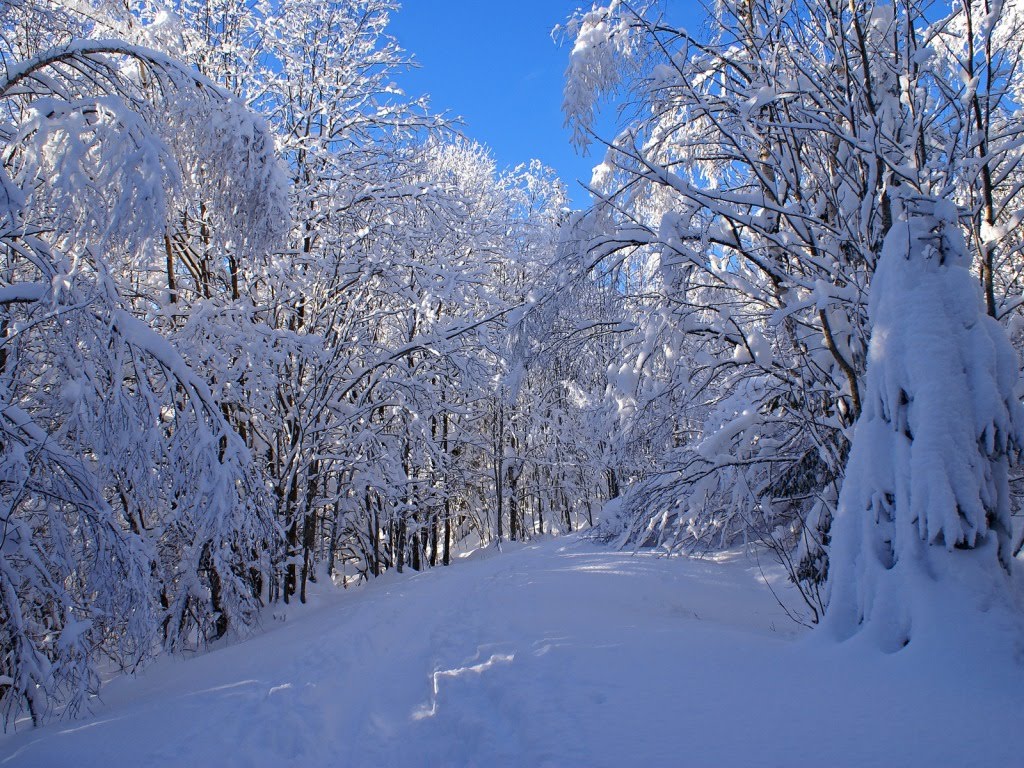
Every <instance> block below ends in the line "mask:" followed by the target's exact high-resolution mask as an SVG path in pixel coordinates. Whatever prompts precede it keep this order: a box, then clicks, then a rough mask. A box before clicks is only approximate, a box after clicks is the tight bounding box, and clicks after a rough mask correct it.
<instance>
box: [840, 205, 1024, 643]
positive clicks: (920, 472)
mask: <svg viewBox="0 0 1024 768" xmlns="http://www.w3.org/2000/svg"><path fill="white" fill-rule="evenodd" d="M895 207H896V209H897V212H898V213H897V221H895V222H894V224H893V226H892V228H891V229H890V230H889V233H888V235H886V239H885V244H884V246H883V249H882V254H881V258H880V261H879V265H878V269H877V270H876V272H875V275H874V280H873V282H872V287H871V301H870V318H871V324H872V333H871V345H870V347H869V350H868V368H867V377H866V382H865V398H864V410H863V413H862V414H861V417H860V420H859V421H858V422H857V425H856V427H855V429H854V432H853V440H852V448H851V451H850V460H849V463H848V464H847V467H846V474H845V477H844V480H843V490H842V494H841V495H840V498H839V508H838V511H837V514H836V519H835V521H834V523H833V526H832V530H833V536H832V542H833V544H832V547H831V557H830V570H829V586H830V592H831V596H830V601H829V605H828V612H827V614H826V626H827V627H828V628H830V629H831V631H833V632H834V633H836V635H838V636H839V637H841V638H846V637H849V636H851V635H853V634H854V633H856V632H858V631H860V630H863V631H865V632H867V633H869V634H870V636H871V637H872V639H873V640H874V641H875V642H877V643H878V644H879V645H880V646H881V647H882V648H883V649H885V650H890V651H891V650H897V649H899V648H901V647H902V646H904V645H906V644H907V643H909V642H911V641H912V640H914V639H916V638H918V637H924V638H937V637H942V636H943V635H945V634H948V633H950V632H952V633H953V634H955V633H956V632H957V631H958V630H956V629H954V628H955V627H957V626H958V625H959V626H960V628H961V629H960V630H959V631H963V627H964V625H967V626H968V627H969V626H970V625H971V624H972V623H973V621H976V619H975V617H974V616H973V615H972V613H974V614H980V613H982V612H985V611H993V612H995V611H997V610H999V609H1005V608H1006V607H1007V606H1009V605H1011V604H1012V603H1011V601H1010V599H1009V597H1008V596H1009V595H1010V594H1011V593H1012V591H1011V589H1010V588H1009V579H1010V574H1009V571H1010V568H1011V562H1012V558H1011V533H1010V494H1009V485H1008V467H1009V462H1010V460H1011V459H1014V458H1016V456H1017V454H1018V453H1019V451H1020V448H1021V446H1022V445H1024V431H1022V430H1024V411H1022V408H1021V403H1020V400H1019V398H1018V394H1017V384H1018V381H1019V373H1018V371H1019V360H1018V358H1017V354H1016V352H1015V351H1014V349H1013V347H1012V346H1011V345H1010V343H1009V340H1008V339H1007V337H1006V332H1005V330H1004V329H1003V327H1002V326H1000V325H999V323H998V322H996V320H994V319H993V318H992V317H990V316H989V315H987V314H986V312H985V305H984V302H983V298H982V296H981V294H980V291H979V288H978V282H977V280H976V279H975V278H974V276H972V275H971V273H970V271H969V268H970V264H971V257H970V255H969V254H968V251H967V247H966V244H965V242H964V238H963V235H962V233H961V229H960V225H959V221H958V219H959V217H958V214H957V210H956V206H955V205H954V204H953V203H951V202H949V201H934V200H930V199H920V198H915V197H910V196H907V197H902V196H901V197H900V198H898V205H897V206H895Z"/></svg>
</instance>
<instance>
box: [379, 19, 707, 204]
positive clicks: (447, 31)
mask: <svg viewBox="0 0 1024 768" xmlns="http://www.w3.org/2000/svg"><path fill="white" fill-rule="evenodd" d="M581 5H584V4H583V3H581V2H580V1H579V0H516V2H513V3H501V4H493V5H492V4H491V3H487V2H481V1H480V0H406V1H405V3H404V7H403V8H402V9H401V10H400V11H398V12H397V13H396V14H395V16H394V18H393V19H392V23H391V29H390V32H391V34H392V35H394V36H395V37H396V38H397V39H398V41H399V43H400V44H401V45H402V46H403V47H404V48H405V49H406V50H407V51H409V52H411V53H412V54H413V55H414V57H415V58H416V60H417V61H418V62H419V64H420V67H419V69H417V70H414V71H413V72H410V73H408V74H406V75H405V76H404V77H402V78H401V79H400V80H399V84H400V85H401V86H402V87H403V88H404V89H405V91H406V92H407V93H409V94H413V95H419V94H423V93H427V94H430V96H431V104H432V106H433V108H434V109H435V110H438V111H444V112H447V113H448V114H449V115H451V116H453V117H454V116H461V117H462V118H463V119H464V121H465V125H464V127H463V132H464V133H465V134H466V135H467V136H468V137H470V138H472V139H475V140H477V141H480V142H481V143H483V144H486V145H488V146H489V147H490V148H491V150H492V152H493V153H494V157H495V159H496V160H497V162H498V165H499V166H500V167H506V166H513V165H516V164H518V163H521V162H525V161H527V160H529V159H530V158H534V157H535V158H538V159H540V160H541V161H542V162H544V163H546V164H547V165H549V166H551V167H552V168H554V169H555V170H556V171H558V173H559V175H560V176H561V177H562V179H563V180H564V181H565V182H566V184H568V185H569V191H570V195H571V197H572V200H573V202H574V203H575V204H576V205H577V206H582V205H584V204H585V202H586V199H587V196H586V193H585V192H583V191H582V190H581V189H580V188H579V186H578V185H577V184H576V181H575V180H576V179H583V180H584V181H589V179H590V169H591V168H592V167H593V165H594V164H595V163H596V162H598V161H599V160H600V154H601V150H600V148H595V149H594V150H593V153H594V154H592V155H591V156H589V157H581V156H580V155H578V154H577V153H576V151H575V150H574V149H573V147H572V146H571V145H570V144H569V131H568V130H566V129H565V128H563V126H562V112H561V106H562V76H563V72H564V71H565V66H566V63H567V61H568V55H569V53H568V48H567V47H565V46H563V47H558V46H557V45H556V44H555V43H554V42H553V41H552V39H551V28H552V27H554V26H555V25H556V24H560V23H564V22H565V20H566V19H567V18H568V17H569V16H570V14H572V12H573V11H574V10H575V9H576V8H577V7H580V6H581ZM586 7H589V4H586ZM671 7H672V8H673V11H672V13H670V14H669V19H670V20H671V21H673V22H674V23H677V24H679V25H680V26H686V27H688V28H690V29H693V28H694V27H695V26H696V24H697V22H696V21H695V19H698V18H699V17H700V14H701V13H702V12H701V11H700V6H699V4H698V3H697V2H683V1H682V0H675V2H672V3H671ZM595 155H596V159H595Z"/></svg>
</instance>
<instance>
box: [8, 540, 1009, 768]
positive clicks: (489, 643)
mask: <svg viewBox="0 0 1024 768" xmlns="http://www.w3.org/2000/svg"><path fill="white" fill-rule="evenodd" d="M771 576H772V574H771V573H769V577H771ZM780 584H781V579H780ZM267 624H268V626H267V631H266V632H265V633H264V634H262V635H260V636H258V637H256V638H253V639H251V640H249V641H247V642H244V643H239V644H237V645H234V646H231V647H225V648H220V649H218V650H215V651H213V652H210V653H207V654H204V655H202V656H198V657H196V658H193V659H190V660H187V661H182V660H164V661H161V662H160V663H158V664H156V665H154V666H153V667H152V668H150V669H149V670H147V671H146V672H145V673H144V674H142V675H140V676H139V677H137V678H134V679H119V680H116V681H114V682H113V683H112V684H111V685H110V686H108V688H106V689H105V691H104V696H103V699H104V701H103V704H102V705H100V706H98V707H96V709H95V712H94V715H93V716H92V717H90V718H88V719H83V720H80V721H75V722H70V723H56V724H53V725H51V726H48V727H47V728H44V729H41V730H36V731H31V730H25V731H20V732H18V733H15V734H12V735H8V736H6V737H0V768H7V767H8V766H12V767H13V766H32V767H33V768H45V767H46V766H76V767H79V766H81V767H86V766H110V765H125V766H138V767H140V768H141V767H143V766H214V765H216V766H239V768H241V767H243V766H245V767H247V766H307V765H309V766H312V765H322V766H344V767H346V768H347V767H349V766H353V767H358V766H374V767H375V768H381V767H384V766H482V767H483V766H487V767H488V768H490V767H491V766H631V765H646V766H661V765H665V766H712V765H713V766H733V765H734V766H812V765H813V766H819V765H829V766H858V767H861V766H871V765H878V766H883V765H886V766H888V765H900V766H917V765H920V766H935V765H958V766H969V765H974V764H977V765H1013V764H1014V762H1013V757H1014V754H1015V753H1016V752H1017V751H1016V750H1015V749H1014V750H1012V751H1010V750H1011V748H1010V747H1008V746H1005V745H1006V743H1007V741H1009V739H1008V738H1007V737H1008V736H1009V734H1010V733H1012V732H1013V731H1012V729H1013V728H1014V726H1015V721H1016V719H1017V717H1018V716H1019V711H1020V704H1021V703H1022V701H1021V691H1024V686H1022V682H1024V677H1022V675H1021V673H1020V671H1019V670H1017V671H1015V672H1013V673H1011V674H1010V675H1009V676H1007V675H1006V674H1005V673H1003V674H1000V675H996V674H995V673H993V674H992V675H991V676H990V677H984V676H982V677H980V678H979V676H978V675H977V674H976V673H973V672H972V673H971V674H970V675H968V674H966V673H961V672H959V671H958V670H955V669H941V668H939V669H934V668H931V665H928V664H926V663H924V661H923V660H917V661H915V660H914V658H913V657H911V656H906V655H904V657H903V658H902V659H901V658H899V657H900V656H901V655H900V654H897V655H896V656H894V657H885V656H879V655H873V656H871V655H866V654H857V653H851V652H849V651H846V652H844V651H842V650H841V649H839V650H837V649H831V650H830V649H823V648H820V647H817V646H814V645H813V644H808V643H807V642H803V641H800V639H799V635H800V634H801V631H799V630H798V628H797V627H796V625H794V624H793V623H792V622H790V621H789V620H788V619H787V618H786V617H785V615H784V614H783V612H782V610H781V609H780V607H779V606H778V605H777V604H776V602H775V600H774V598H773V597H772V595H771V593H770V592H769V590H768V589H767V588H766V587H765V586H764V582H763V579H762V578H761V575H760V571H759V569H758V567H757V565H756V564H755V563H754V562H753V561H750V560H748V559H746V558H745V557H744V556H742V555H733V556H730V557H723V558H719V559H716V560H703V561H694V560H687V559H684V558H673V559H665V558H657V557H653V556H650V555H639V556H632V555H629V554H627V553H619V552H614V551H609V550H606V549H602V548H599V547H596V546H594V545H592V544H588V543H585V542H579V541H577V540H575V539H571V538H570V539H562V540H555V541H546V542H542V543H539V544H532V545H527V546H523V547H520V548H518V549H514V550H512V551H508V550H507V551H506V552H505V553H504V554H500V555H498V554H495V553H493V551H489V552H487V553H484V554H483V556H480V555H478V556H475V557H473V558H471V559H469V560H468V561H465V562H459V563H458V564H456V565H455V566H453V567H451V568H447V569H440V568H439V569H435V570H433V571H430V572H427V573H422V574H414V575H407V576H403V577H397V576H387V577H384V578H383V579H380V580H378V581H377V582H375V583H373V584H371V585H368V586H366V587H364V588H360V589H356V590H349V591H346V592H338V593H333V592H332V593H330V594H323V595H322V596H320V598H319V601H318V603H317V604H315V605H313V606H309V607H306V608H304V609H303V610H301V611H299V612H297V614H296V615H293V616H292V617H291V618H289V620H288V621H286V622H280V621H274V620H272V619H270V618H268V621H267ZM1007 729H1011V730H1007ZM1000 750H1004V751H1003V752H1000ZM1017 764H1020V763H1017Z"/></svg>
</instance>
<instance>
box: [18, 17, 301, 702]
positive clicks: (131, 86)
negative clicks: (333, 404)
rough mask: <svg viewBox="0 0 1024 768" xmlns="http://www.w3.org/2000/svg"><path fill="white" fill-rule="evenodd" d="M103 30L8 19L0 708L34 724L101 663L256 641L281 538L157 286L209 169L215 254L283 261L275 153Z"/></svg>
mask: <svg viewBox="0 0 1024 768" xmlns="http://www.w3.org/2000/svg"><path fill="white" fill-rule="evenodd" d="M29 23H35V24H37V25H41V26H34V27H31V29H32V30H33V31H40V30H42V31H49V32H51V33H52V36H51V37H48V36H47V35H39V36H38V37H33V36H32V35H22V34H19V33H20V32H21V31H22V30H28V29H29V27H28V26H27V25H28V24H29ZM49 24H52V25H53V27H48V26H47V25H49ZM23 25H24V26H23ZM98 26H100V25H94V24H93V22H92V21H91V19H90V17H89V16H85V15H82V16H76V15H74V14H73V13H71V12H65V10H64V9H63V8H61V7H51V6H48V5H46V4H42V3H41V4H38V5H36V4H28V3H26V4H15V5H6V6H5V16H4V19H3V31H4V34H3V41H4V43H5V44H6V45H7V46H8V47H7V48H6V49H5V50H4V51H3V58H4V64H5V68H4V71H3V75H2V77H0V108H2V110H3V124H2V127H0V141H2V148H0V158H2V168H0V180H2V185H3V190H4V192H3V210H2V213H0V220H2V221H3V224H2V231H0V259H2V267H0V275H2V277H0V296H2V302H0V303H2V306H0V313H2V314H0V327H2V333H3V338H2V340H0V413H2V417H0V430H2V440H0V444H2V449H0V467H2V469H0V475H2V477H3V484H2V492H0V498H2V509H0V529H2V530H0V539H2V542H3V543H2V556H0V595H2V597H0V600H2V603H0V606H2V607H0V614H2V619H3V620H2V629H0V677H2V680H3V681H4V682H3V685H0V707H2V709H3V712H4V716H5V717H9V716H10V715H12V714H13V713H15V712H16V711H17V710H18V709H19V708H20V707H21V706H22V705H24V706H26V707H27V708H28V710H29V711H30V713H31V714H32V717H33V720H34V721H38V720H40V719H42V718H44V717H46V716H47V715H48V714H50V713H51V712H53V711H54V709H55V708H57V707H67V708H68V709H69V711H74V710H75V709H76V708H77V707H78V706H80V705H81V704H82V703H83V702H84V701H85V700H86V699H87V697H88V696H89V695H90V694H91V693H93V692H94V691H95V688H96V685H97V683H98V678H97V676H96V672H95V669H96V666H95V665H96V661H97V658H98V656H99V654H100V653H106V654H109V655H110V656H111V657H112V658H113V659H115V661H117V662H118V663H121V664H124V665H134V664H137V663H138V662H139V661H140V660H142V659H143V658H145V657H146V656H147V655H148V654H150V653H151V652H152V650H153V649H154V648H155V647H159V643H160V642H161V641H163V642H165V643H166V644H167V645H169V646H178V645H181V644H188V645H194V644H196V643H201V642H205V641H206V640H208V639H211V638H214V637H217V636H220V635H223V634H224V633H225V632H227V631H228V629H229V628H236V629H242V628H244V627H246V626H248V625H251V624H252V622H253V621H254V618H255V608H256V606H257V604H258V595H256V594H254V590H253V588H252V584H251V580H250V577H251V571H252V569H257V570H258V569H259V568H260V567H261V566H262V565H263V564H264V562H263V555H262V553H263V552H264V551H265V547H266V543H267V542H268V541H269V540H271V539H272V538H273V522H272V518H271V516H270V514H269V507H268V506H267V504H266V501H267V500H266V497H265V494H264V492H263V488H262V484H261V482H260V480H259V476H258V474H257V473H256V471H255V467H254V465H253V463H252V460H251V455H250V453H249V451H248V450H247V448H246V446H245V445H244V444H243V443H242V441H241V440H240V438H239V436H238V435H237V433H236V432H235V431H234V430H233V429H232V428H231V426H230V425H229V424H228V423H227V422H226V421H225V419H224V417H223V415H222V412H221V408H220V405H219V403H218V401H217V399H216V397H215V396H214V394H213V392H212V391H211V389H210V387H209V385H208V383H207V382H206V381H205V380H204V378H203V377H202V376H201V375H199V374H197V373H196V372H195V371H194V370H193V369H192V368H191V367H190V366H189V365H188V363H187V362H186V360H185V358H184V356H183V354H182V351H181V350H180V349H179V348H177V347H176V346H175V345H174V344H172V343H170V342H169V341H168V340H167V338H166V337H165V336H163V335H161V333H160V332H158V328H159V327H160V317H161V313H162V311H163V309H164V307H165V306H166V300H165V297H166V294H163V295H161V293H160V292H152V290H151V289H152V287H153V283H152V282H151V281H150V279H149V276H151V275H153V274H161V273H162V254H163V248H162V242H163V235H164V231H165V224H166V222H167V221H168V220H169V218H170V212H171V210H172V207H173V205H174V201H175V200H176V199H179V198H180V197H182V196H185V195H187V194H188V192H189V182H190V180H191V179H192V172H193V169H195V168H196V167H197V166H199V165H200V164H201V162H211V163H217V164H218V166H219V167H220V168H221V170H222V172H224V171H226V174H225V176H224V177H223V178H224V179H225V180H226V183H224V184H222V186H221V190H222V192H223V194H219V193H217V192H213V193H211V199H212V200H213V201H214V209H215V213H214V215H216V216H218V217H219V218H218V221H220V222H221V223H222V224H223V232H222V235H223V236H224V237H225V238H233V239H234V241H235V242H236V246H237V248H238V249H239V252H240V253H251V252H253V251H258V250H261V249H263V248H266V247H267V246H268V245H270V244H271V243H272V241H273V240H274V238H275V237H277V235H278V234H279V230H280V223H281V222H282V221H283V219H282V216H281V214H282V208H281V206H280V203H281V195H282V192H281V190H282V185H281V176H280V173H279V171H278V168H277V163H276V158H275V156H274V154H273V150H272V145H271V142H270V140H269V138H268V136H267V133H266V131H265V128H264V126H263V123H262V122H261V121H260V120H259V119H258V118H256V117H254V116H252V115H251V114H250V113H249V112H248V111H247V110H246V109H245V108H244V106H243V105H241V104H239V103H237V102H236V101H235V100H233V99H232V98H231V97H230V96H229V95H228V94H226V93H225V92H223V91H222V90H220V89H219V88H218V87H217V86H215V85H214V84H213V83H211V82H209V81H208V80H206V79H205V78H203V77H202V76H201V75H199V74H198V73H196V72H195V71H194V70H191V69H189V68H187V67H185V66H183V65H181V64H179V63H178V62H176V61H175V60H173V59H171V58H169V57H167V56H166V55H164V54H162V53H160V52H158V51H156V50H153V49H150V48H146V47H143V46H140V45H138V44H135V43H132V42H129V41H125V40H118V39H110V38H105V39H93V38H90V37H89V35H90V34H91V33H92V32H93V31H95V27H98ZM102 29H103V31H105V30H106V27H103V28H102ZM51 43H55V44H53V45H50V44H51Z"/></svg>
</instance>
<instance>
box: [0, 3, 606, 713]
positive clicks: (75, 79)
mask: <svg viewBox="0 0 1024 768" xmlns="http://www.w3.org/2000/svg"><path fill="white" fill-rule="evenodd" d="M395 9H396V5H395V4H394V3H392V2H390V1H389V0H358V1H356V2H323V1H322V0H315V1H314V0H298V1H294V0H284V1H283V2H278V3H261V2H251V3H247V2H235V1H234V0H209V1H208V2H191V1H188V2H180V3H174V4H172V5H167V4H163V3H148V2H145V1H143V2H132V3H129V4H125V3H110V2H105V1H104V0H95V1H90V0H83V1H82V2H78V3H67V2H53V3H50V2H45V0H28V1H25V2H22V1H20V0H19V1H16V2H12V1H11V0H5V2H4V3H3V5H2V13H3V16H2V21H0V53H2V56H3V60H4V65H5V68H4V71H3V74H2V79H0V101H2V109H3V115H2V118H0V141H2V166H0V181H2V189H3V192H2V195H0V499H2V501H0V546H2V549H0V552H2V556H0V710H2V712H3V715H4V717H5V719H10V718H13V717H16V716H18V714H19V713H20V712H23V711H27V712H28V713H29V714H30V715H31V718H32V720H33V722H37V723H38V722H41V721H42V720H44V719H45V718H47V717H48V716H51V715H53V714H55V713H60V712H70V713H73V712H74V711H76V710H77V709H78V708H79V707H80V706H81V705H82V704H84V703H86V702H88V700H89V698H90V697H91V696H93V695H94V694H95V692H96V690H97V688H98V684H99V679H98V676H97V669H98V668H99V667H98V665H99V664H101V663H103V664H110V663H113V664H114V665H115V666H116V667H119V668H122V669H129V670H130V669H134V668H136V667H137V666H138V665H139V664H141V663H142V662H144V661H145V660H146V659H147V658H149V657H151V656H152V655H154V654H155V653H158V652H160V651H161V650H169V651H181V650H187V649H195V648H197V647H201V646H203V645H205V644H206V643H209V642H211V641H213V640H216V639H218V638H221V637H223V636H225V635H227V634H229V633H238V632H244V631H245V630H246V629H248V628H250V627H252V626H253V625H254V624H255V623H256V621H257V618H258V613H259V610H260V608H261V607H262V606H264V605H266V604H268V603H271V602H275V601H284V602H289V601H292V600H304V599H305V595H306V587H307V584H308V583H309V582H310V581H315V580H318V579H334V580H335V581H336V582H338V583H341V582H343V581H344V582H345V583H351V582H353V581H355V580H358V579H366V578H372V577H373V576H376V575H380V574H382V573H384V572H385V571H389V570H392V569H395V570H397V571H402V570H403V569H405V568H412V569H422V568H426V567H429V566H435V565H441V564H444V565H447V564H448V563H449V562H450V561H451V559H452V557H453V556H454V554H455V553H456V552H457V551H458V548H459V547H460V546H467V545H475V544H478V543H487V542H490V541H492V540H494V539H499V540H500V539H501V538H503V537H504V538H511V539H526V538H530V537H532V536H535V535H538V534H541V533H550V532H552V531H568V530H573V529H575V528H577V527H579V526H581V525H586V524H589V523H590V522H591V520H592V519H593V514H594V511H595V510H596V509H597V508H599V507H600V505H601V504H602V502H603V500H604V499H605V498H607V496H608V494H609V482H608V479H609V473H614V468H613V465H612V464H610V456H609V454H608V452H607V444H606V442H603V441H602V440H601V439H600V438H599V437H595V432H594V430H593V419H594V418H595V415H596V416H597V417H600V416H601V414H603V413H604V411H603V410H602V409H603V405H602V401H601V398H600V397H594V393H595V392H597V393H598V394H600V391H601V388H602V387H603V378H602V377H603V373H604V368H605V367H606V366H607V358H608V355H609V354H610V352H609V349H610V346H609V345H608V344H607V343H606V342H605V341H603V340H602V339H601V338H600V337H595V336H594V335H593V334H590V333H587V332H585V330H581V329H580V327H579V323H578V322H577V321H576V320H575V318H576V317H578V316H579V315H580V314H581V313H582V314H584V315H586V314H587V312H586V311H585V310H584V308H585V307H599V306H600V304H601V302H603V301H605V298H603V293H604V289H602V288H601V287H600V286H599V285H598V284H596V283H593V282H591V283H587V282H586V281H575V282H565V281H561V282H560V280H561V277H560V270H559V268H558V266H557V263H556V262H557V256H558V249H559V243H560V242H561V241H562V240H564V239H565V234H564V233H565V232H566V231H567V228H566V226H565V225H566V222H567V219H568V212H567V210H566V197H565V191H564V189H563V187H562V185H561V183H560V182H559V181H558V180H557V179H556V178H555V177H554V176H553V174H552V173H551V172H550V171H548V170H547V169H545V168H543V167H541V166H540V165H538V164H536V163H533V164H529V165H525V166H522V167H519V168H517V169H514V170H512V171H507V172H499V171H498V170H497V169H496V168H495V166H494V163H493V161H492V160H491V159H490V157H489V156H488V154H487V152H486V151H485V150H484V149H482V148H480V147H479V146H476V145H474V144H472V143H470V142H467V141H465V140H463V139H460V138H458V137H457V136H456V134H455V133H454V131H453V129H452V128H451V127H450V126H448V125H446V124H445V122H444V121H443V120H441V119H439V118H438V117H436V116H435V115H433V114H431V112H430V111H429V109H428V107H427V105H426V104H425V102H423V101H421V100H417V99H411V98H408V97H406V96H405V95H404V94H403V93H402V92H401V91H400V89H399V88H398V87H397V86H396V85H395V81H396V80H397V79H399V78H400V76H401V72H402V70H403V69H404V68H405V67H406V66H407V65H408V59H407V56H406V54H405V53H404V52H403V51H401V50H400V49H399V48H398V46H397V45H396V43H395V42H394V41H393V40H392V39H391V38H389V37H388V35H387V23H388V18H389V15H390V14H391V13H392V12H393V11H394V10H395ZM556 295H557V296H559V297H560V298H559V301H557V302H555V301H551V300H550V298H551V297H552V296H556ZM544 297H547V298H546V299H545V298H544ZM556 337H557V341H558V342H559V343H557V344H552V343H549V342H550V341H551V340H555V339H556ZM602 360H604V362H602ZM595 371H596V373H595ZM598 434H599V433H598ZM612 487H613V488H614V486H612Z"/></svg>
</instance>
